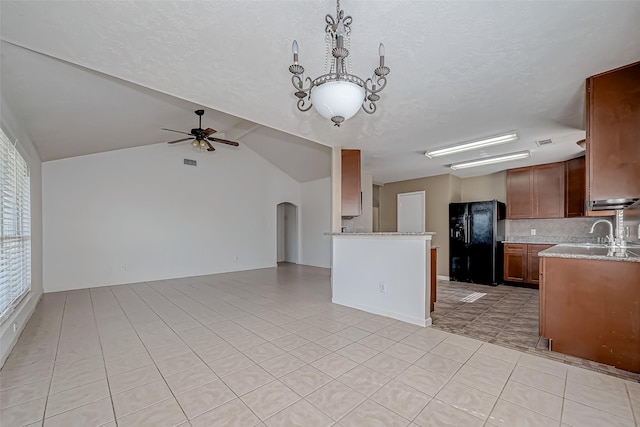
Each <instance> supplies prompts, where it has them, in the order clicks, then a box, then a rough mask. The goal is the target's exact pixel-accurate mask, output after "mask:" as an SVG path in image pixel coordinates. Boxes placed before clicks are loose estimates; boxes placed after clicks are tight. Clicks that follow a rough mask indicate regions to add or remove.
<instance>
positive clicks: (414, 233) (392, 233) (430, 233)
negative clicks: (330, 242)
mask: <svg viewBox="0 0 640 427" xmlns="http://www.w3.org/2000/svg"><path fill="white" fill-rule="evenodd" d="M325 234H328V235H330V236H392V237H393V236H433V235H434V234H436V233H435V232H433V231H425V232H419V231H409V232H397V231H382V232H376V233H325Z"/></svg>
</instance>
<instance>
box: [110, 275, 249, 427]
mask: <svg viewBox="0 0 640 427" xmlns="http://www.w3.org/2000/svg"><path fill="white" fill-rule="evenodd" d="M127 286H128V285H127ZM129 288H130V287H129ZM130 290H131V291H132V292H133V293H135V294H136V295H137V296H138V298H139V299H140V300H141V301H142V303H143V304H145V305H146V306H147V307H148V308H149V309H150V310H151V311H152V312H153V313H154V314H155V315H156V316H157V317H158V318H159V319H160V320H161V321H162V322H163V323H164V324H165V325H167V327H169V329H171V330H172V331H173V328H172V327H171V325H169V324H168V323H167V322H166V321H165V320H164V318H163V317H162V316H161V315H160V314H158V313H157V312H156V311H155V310H154V309H153V307H151V306H150V305H149V304H148V303H147V301H145V299H144V298H143V297H141V296H140V294H138V293H137V292H136V291H135V289H131V288H130ZM163 297H164V296H163ZM114 298H115V300H116V301H117V302H118V305H120V309H121V310H122V312H123V313H124V315H125V316H126V317H127V320H129V323H131V320H130V319H129V316H128V315H127V313H126V311H125V309H124V307H122V305H121V304H120V300H119V299H118V297H117V296H116V295H115V294H114ZM178 308H179V307H178ZM212 311H215V310H212ZM194 320H196V321H197V319H194ZM198 323H199V322H198ZM131 325H132V327H133V329H134V331H135V332H136V335H137V336H138V338H139V339H140V341H141V342H142V345H143V346H144V348H145V349H146V350H147V353H149V349H148V348H147V346H146V345H145V343H144V341H143V340H142V338H141V337H140V335H139V334H138V330H137V329H136V327H135V325H134V324H133V323H131ZM203 326H204V325H203ZM205 327H206V326H205ZM207 329H208V328H207ZM173 332H174V333H175V334H176V336H177V337H178V338H179V339H180V341H182V343H183V344H184V345H185V346H187V347H188V348H189V350H191V351H192V352H193V353H194V354H195V355H196V357H198V359H200V360H201V361H202V363H204V365H205V366H207V367H208V368H209V369H211V368H210V367H209V365H208V364H207V363H206V362H205V361H204V360H203V359H202V358H201V357H200V356H199V355H198V353H196V352H195V351H194V350H193V348H191V346H190V345H189V344H187V343H186V342H184V340H183V339H182V337H181V336H180V335H178V334H177V333H176V332H175V331H173ZM212 332H213V331H212ZM221 338H222V337H221ZM222 339H223V340H224V338H222ZM224 341H225V342H227V341H226V340H224ZM149 355H150V353H149ZM151 360H152V362H153V364H154V366H155V367H156V369H157V370H158V373H159V374H160V376H161V377H162V380H163V381H164V383H165V385H166V386H167V388H168V389H169V392H171V395H172V396H173V398H174V400H175V401H176V403H177V404H178V406H179V407H180V410H181V411H182V413H183V414H184V417H185V419H186V420H187V422H188V423H189V424H190V423H191V422H190V419H189V417H188V416H187V413H186V412H185V410H184V408H183V407H182V405H180V402H179V401H178V399H177V397H176V394H175V393H174V392H173V390H172V389H171V387H170V386H169V384H168V383H167V380H166V378H165V377H164V375H163V374H162V371H160V369H159V368H158V365H157V364H156V361H155V359H154V358H153V357H151ZM212 371H213V369H212ZM180 372H184V371H180ZM180 372H176V373H180ZM214 374H215V372H214ZM215 375H216V376H217V377H218V380H220V382H222V383H223V384H224V385H225V386H226V387H227V388H229V390H230V391H231V392H232V393H233V394H234V395H235V396H236V398H237V399H240V400H242V399H241V398H240V396H238V395H237V394H236V393H235V392H234V391H233V390H232V389H231V388H230V387H229V386H228V384H227V383H225V382H224V381H223V380H222V377H220V376H218V375H217V374H215ZM214 381H217V380H214ZM214 381H211V382H214ZM211 382H209V383H206V384H210V383H211ZM198 387H201V386H198ZM198 387H195V388H198ZM195 388H194V389H195ZM232 400H233V399H232ZM242 402H243V405H245V406H246V407H247V408H248V409H249V410H250V411H251V412H252V413H253V410H252V409H251V408H249V407H248V406H247V405H246V404H245V403H244V401H242ZM157 403H159V402H155V403H154V405H155V404H157ZM226 403H228V402H225V403H223V404H222V405H224V404H226ZM222 405H219V406H217V407H216V408H219V407H220V406H222ZM150 406H153V405H150ZM148 407H149V406H147V407H146V408H148ZM146 408H142V409H139V410H137V411H135V412H132V414H134V413H136V412H139V411H141V410H143V409H146ZM216 408H211V409H209V410H208V411H205V412H203V413H202V414H199V415H197V416H196V417H199V416H201V415H203V414H205V413H207V412H209V411H212V410H214V409H216ZM114 409H115V408H114ZM128 415H131V414H127V415H126V416H128ZM254 415H256V417H257V418H258V419H259V420H261V419H260V417H259V416H257V414H254ZM196 417H194V419H195V418H196ZM123 418H124V417H123ZM261 421H262V420H261Z"/></svg>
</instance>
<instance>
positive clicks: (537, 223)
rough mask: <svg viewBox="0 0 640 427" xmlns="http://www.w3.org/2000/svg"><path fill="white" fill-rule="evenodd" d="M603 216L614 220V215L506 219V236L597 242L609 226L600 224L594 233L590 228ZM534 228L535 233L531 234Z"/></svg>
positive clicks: (528, 239)
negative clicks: (590, 232)
mask: <svg viewBox="0 0 640 427" xmlns="http://www.w3.org/2000/svg"><path fill="white" fill-rule="evenodd" d="M603 218H604V219H607V220H609V221H613V220H614V218H613V217H595V218H558V219H511V220H505V236H506V240H510V241H520V240H523V241H525V240H526V241H529V242H536V241H540V242H558V243H560V242H575V243H596V242H597V241H598V238H604V236H606V235H607V234H609V227H608V226H607V224H600V225H598V226H596V229H595V230H594V232H593V234H589V230H590V229H591V226H592V225H593V223H594V222H596V221H597V220H599V219H603ZM532 229H535V233H536V234H535V235H532V234H531V230H532Z"/></svg>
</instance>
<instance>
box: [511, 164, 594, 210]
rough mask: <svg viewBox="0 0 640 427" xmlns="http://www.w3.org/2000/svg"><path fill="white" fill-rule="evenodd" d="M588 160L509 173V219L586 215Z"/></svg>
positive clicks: (538, 166)
mask: <svg viewBox="0 0 640 427" xmlns="http://www.w3.org/2000/svg"><path fill="white" fill-rule="evenodd" d="M585 180H586V175H585V166H584V157H579V158H577V159H573V160H569V161H567V162H557V163H547V164H544V165H537V166H529V167H525V168H517V169H508V170H507V219H530V218H565V217H576V216H583V215H584V205H585V203H584V198H585Z"/></svg>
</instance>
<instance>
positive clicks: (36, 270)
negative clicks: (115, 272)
mask: <svg viewBox="0 0 640 427" xmlns="http://www.w3.org/2000/svg"><path fill="white" fill-rule="evenodd" d="M1 108H2V114H0V126H1V127H2V130H3V131H4V133H5V134H6V135H7V136H8V137H9V138H10V139H11V140H12V141H15V140H16V138H17V139H18V140H19V143H18V146H17V147H18V151H19V152H20V154H21V155H22V157H23V158H24V159H25V160H26V161H27V163H28V164H29V170H30V174H31V292H30V293H29V294H28V295H27V297H26V298H24V299H23V300H22V301H21V303H20V304H19V305H18V306H17V307H16V309H15V310H14V312H13V313H12V314H11V315H10V316H9V317H8V318H7V319H6V320H5V321H4V322H2V324H1V325H0V366H2V365H3V364H4V361H5V360H6V358H7V356H8V355H9V353H10V352H11V349H12V348H13V346H14V345H15V343H16V341H17V339H18V337H19V336H20V333H21V332H22V330H23V329H24V327H25V325H26V324H27V321H28V320H29V317H31V314H32V313H33V310H34V309H35V307H36V304H37V303H38V301H39V299H40V297H41V296H42V169H41V162H40V156H39V155H38V152H37V151H36V149H35V147H34V145H33V143H32V142H31V140H30V139H29V136H28V135H26V134H25V133H24V132H23V131H22V130H21V128H20V126H19V124H18V123H17V122H16V120H15V118H14V115H13V113H12V112H11V111H10V110H9V108H8V106H7V105H6V104H5V102H4V100H2V101H1ZM14 324H15V325H16V331H15V332H14V331H13V325H14Z"/></svg>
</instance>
